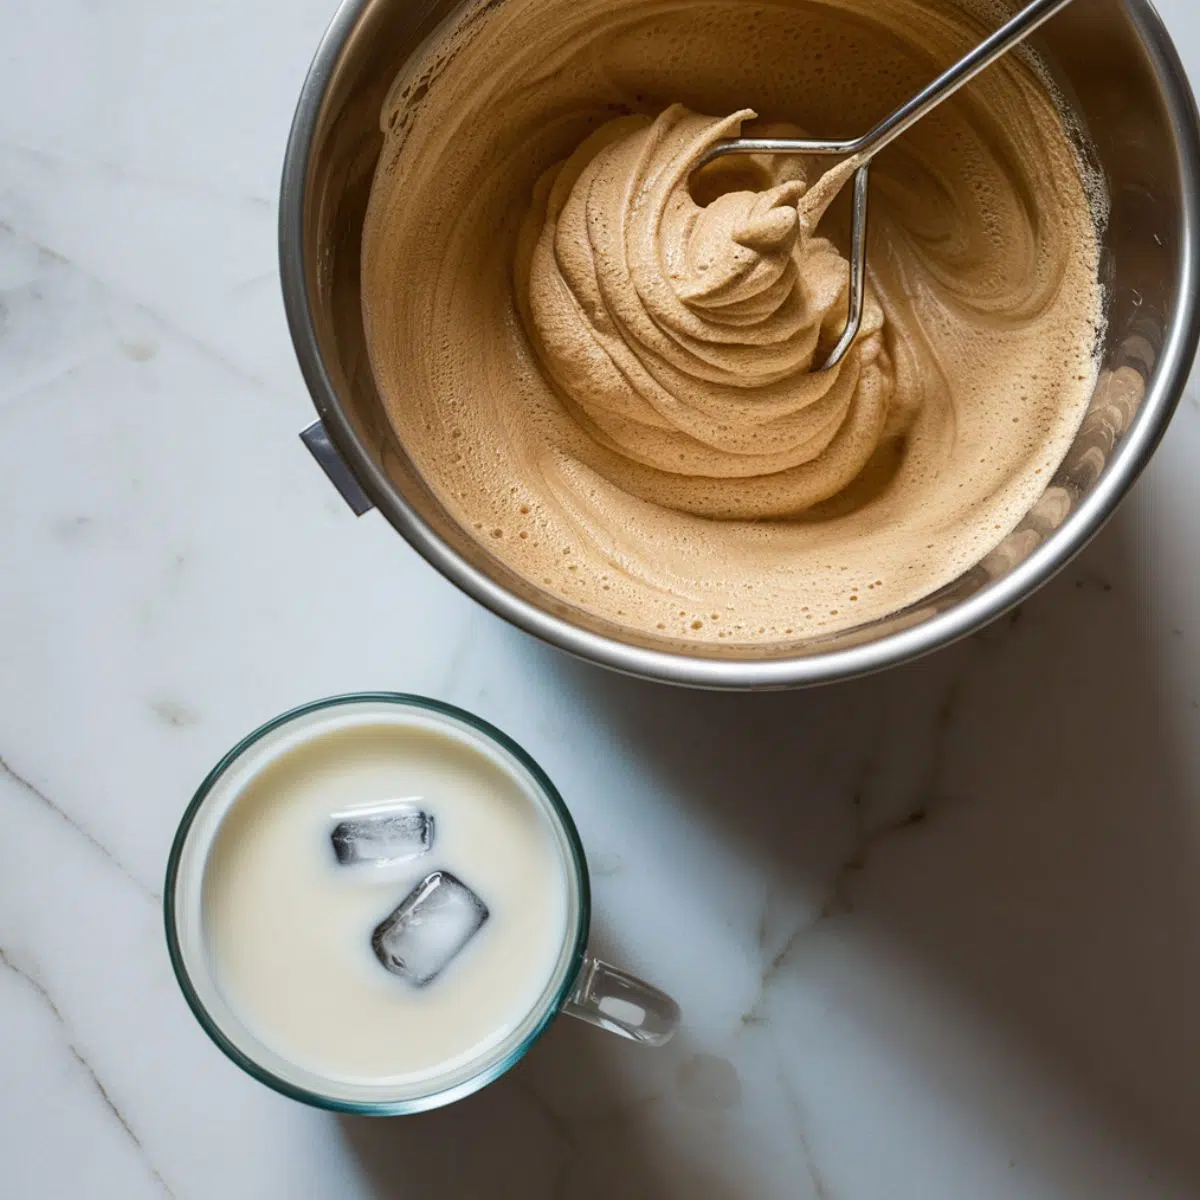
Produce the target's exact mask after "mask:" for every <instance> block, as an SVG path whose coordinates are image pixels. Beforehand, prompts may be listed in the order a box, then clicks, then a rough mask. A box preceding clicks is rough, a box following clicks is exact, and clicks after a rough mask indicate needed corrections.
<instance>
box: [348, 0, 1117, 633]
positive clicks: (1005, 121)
mask: <svg viewBox="0 0 1200 1200" xmlns="http://www.w3.org/2000/svg"><path fill="white" fill-rule="evenodd" d="M994 23H995V18H994V17H993V18H991V19H985V18H980V19H979V20H975V19H974V18H971V17H968V16H964V15H961V14H958V13H956V12H955V11H954V10H952V9H950V8H948V7H947V6H946V5H944V4H941V3H926V2H921V0H834V2H833V3H823V4H820V5H817V4H813V3H807V2H805V0H792V2H788V3H779V4H770V5H761V6H757V5H755V6H751V5H747V4H743V3H738V2H737V0H716V2H711V3H694V4H681V3H663V2H658V3H655V2H644V0H571V2H570V3H568V2H567V0H505V2H504V3H502V4H500V5H498V6H494V7H489V8H487V9H486V10H485V9H474V10H471V12H470V13H469V14H468V16H467V17H466V18H464V19H463V20H462V21H460V23H459V25H458V26H457V28H456V29H454V30H452V31H450V32H449V33H448V34H447V35H446V36H443V37H441V38H439V39H437V40H435V41H434V42H431V43H430V45H429V47H428V48H427V51H426V53H425V54H424V55H422V56H420V57H419V59H418V61H417V62H416V63H414V64H413V65H411V66H410V68H408V69H407V70H406V71H405V72H404V73H403V74H402V76H401V77H400V78H399V79H398V80H397V83H396V85H395V87H394V88H393V92H392V95H391V97H390V98H389V101H388V104H387V105H386V106H385V109H384V114H383V123H384V129H385V133H386V139H387V140H386V144H385V148H384V153H383V156H382V158H381V163H380V168H379V171H378V174H377V177H376V181H375V185H374V189H373V192H372V197H371V205H370V209H369V212H368V220H367V226H366V230H365V235H364V246H363V292H364V312H365V318H366V326H367V334H368V344H369V347H370V351H371V360H372V366H373V369H374V372H375V376H376V380H377V382H378V385H379V389H380V394H381V396H382V397H383V399H384V403H385V405H386V407H387V411H388V415H389V418H390V420H391V421H392V423H393V425H394V427H395V429H396V432H397V434H398V436H399V438H400V440H401V441H402V443H403V444H404V445H405V447H406V448H407V450H408V452H409V453H410V455H411V456H412V459H413V461H414V463H415V464H416V465H417V467H418V468H419V469H420V470H421V471H422V473H423V474H424V475H425V477H426V478H427V479H428V481H429V482H430V484H431V485H432V486H433V488H434V489H435V491H436V492H437V493H438V495H439V496H440V497H441V499H442V500H443V502H444V503H445V504H446V506H447V508H448V509H449V510H450V512H451V513H452V514H453V515H454V516H455V517H456V518H457V519H458V520H460V521H461V522H462V523H463V524H464V525H465V526H466V528H468V529H470V530H472V531H473V532H474V533H475V534H476V536H477V537H478V538H479V540H480V541H481V543H483V544H484V545H485V546H486V547H487V548H488V550H489V551H490V552H491V553H493V554H495V555H497V556H498V557H499V558H501V559H502V560H503V561H504V562H505V563H506V564H507V565H508V566H509V567H510V568H512V569H514V570H515V571H517V572H518V573H520V574H521V575H523V576H524V577H526V578H527V579H529V580H530V581H531V582H532V583H533V584H535V585H537V586H539V587H541V588H544V589H545V590H546V591H548V592H550V593H552V594H554V595H555V596H556V597H558V598H561V599H562V600H565V601H566V602H568V603H570V604H572V605H575V606H577V607H580V608H582V609H585V610H587V611H588V612H590V613H592V614H594V615H595V616H598V617H601V618H606V619H608V620H611V621H613V622H616V623H618V624H622V625H626V626H632V627H634V628H635V629H637V630H640V631H642V632H644V633H648V634H651V635H657V636H667V637H676V638H686V639H703V640H706V641H708V640H711V641H723V642H725V643H726V644H738V643H754V642H759V643H769V642H778V641H780V640H790V639H794V638H800V637H805V636H811V635H814V634H817V633H828V632H833V631H837V630H842V629H845V628H848V627H850V626H854V625H858V624H861V623H863V622H865V621H869V620H871V619H874V618H878V617H882V616H886V615H888V614H891V613H894V612H896V611H897V610H899V609H901V608H904V607H905V606H907V605H910V604H912V603H914V602H916V601H918V600H920V599H921V598H922V597H924V596H927V595H928V594H930V593H931V592H932V591H934V590H936V589H937V588H939V587H940V586H942V585H944V584H946V583H948V582H950V581H952V580H953V579H954V578H955V577H957V576H958V575H959V574H961V573H962V572H963V571H964V570H966V569H968V568H969V567H971V566H972V565H973V564H975V563H976V562H978V561H979V560H980V559H982V558H983V557H984V556H985V555H986V554H988V552H989V551H990V550H991V549H992V548H993V547H994V546H996V545H997V544H998V543H999V542H1000V541H1001V540H1002V539H1003V538H1004V536H1005V535H1006V534H1007V533H1008V532H1009V531H1010V530H1011V529H1012V528H1013V527H1014V526H1015V525H1016V524H1017V523H1018V522H1019V521H1020V520H1021V518H1022V517H1023V516H1024V515H1025V514H1026V513H1027V512H1028V511H1029V510H1030V509H1031V508H1032V507H1033V505H1034V503H1035V502H1036V501H1037V499H1038V497H1039V496H1040V495H1041V493H1042V492H1043V491H1044V489H1045V487H1046V484H1047V483H1048V482H1049V479H1050V477H1051V475H1052V474H1053V471H1054V468H1055V466H1056V465H1057V463H1058V462H1059V461H1060V460H1061V458H1062V456H1063V454H1064V453H1065V451H1066V448H1067V446H1068V445H1069V443H1070V440H1071V437H1072V435H1073V433H1074V431H1075V429H1076V428H1077V427H1078V424H1079V421H1080V419H1081V417H1082V415H1083V412H1084V410H1085V408H1086V405H1087V401H1088V398H1089V396H1090V394H1091V391H1092V388H1093V386H1094V383H1095V376H1096V371H1095V364H1094V352H1095V345H1096V339H1097V334H1098V330H1099V325H1100V320H1101V317H1100V314H1101V290H1100V287H1099V284H1098V281H1097V260H1098V235H1097V215H1098V208H1099V206H1098V204H1097V202H1096V197H1095V194H1094V191H1093V190H1090V189H1089V187H1088V186H1087V180H1086V176H1085V173H1084V171H1083V170H1082V168H1081V165H1080V162H1079V160H1078V156H1077V154H1076V152H1075V149H1074V147H1073V145H1072V142H1071V139H1070V136H1069V135H1068V132H1067V131H1066V129H1065V128H1064V126H1063V123H1062V120H1061V117H1060V115H1059V112H1058V109H1057V107H1056V105H1055V102H1054V100H1053V99H1052V97H1051V95H1050V94H1049V92H1048V91H1047V89H1046V88H1045V87H1044V86H1043V84H1042V83H1041V81H1040V80H1039V78H1038V76H1037V75H1036V74H1035V73H1034V72H1033V71H1032V70H1031V69H1030V68H1029V67H1027V66H1026V65H1024V64H1022V63H1021V62H1020V61H1018V60H1016V59H1013V60H1011V61H1007V62H1005V63H1002V64H1000V65H998V66H997V67H994V68H992V69H991V70H990V71H989V72H988V73H987V74H986V75H985V76H983V77H982V78H981V79H980V80H978V81H977V82H976V83H975V84H973V85H972V87H971V89H970V90H969V91H968V92H966V93H963V94H962V95H960V96H959V97H958V98H956V99H955V100H954V101H953V102H951V104H950V105H949V106H947V107H946V108H944V109H942V110H940V111H939V112H938V113H936V114H934V115H933V116H931V117H930V118H928V119H927V120H926V121H925V122H923V123H922V124H921V125H920V126H918V127H917V128H915V129H914V130H912V131H911V132H910V133H909V134H907V135H906V136H905V138H904V139H903V140H902V141H901V142H900V143H898V144H897V145H896V146H894V147H892V148H889V150H888V151H886V152H885V153H884V154H883V155H882V156H881V157H880V158H879V160H878V161H877V163H876V165H875V167H874V168H873V181H872V197H871V203H872V226H871V240H870V254H869V267H870V287H869V292H868V304H867V314H866V320H865V322H864V326H863V332H862V334H861V336H860V337H859V339H858V340H857V342H856V343H855V345H854V347H853V349H852V350H851V351H850V353H849V354H848V355H847V357H846V358H845V360H844V361H843V362H842V363H841V364H840V365H839V366H838V367H837V368H835V369H833V370H831V371H827V372H818V371H814V370H813V369H812V368H813V367H814V365H819V363H820V362H822V361H823V358H824V355H825V354H827V352H828V349H829V348H830V346H832V344H833V343H834V342H835V341H836V339H837V336H838V333H839V332H840V330H841V328H842V326H843V324H844V321H845V309H846V290H847V280H848V266H847V263H846V260H845V247H846V245H847V232H848V208H847V200H848V195H847V194H846V193H848V191H849V188H845V189H843V190H842V191H841V192H840V194H839V185H840V184H841V183H842V181H843V180H844V179H845V178H846V176H847V174H848V171H847V169H846V168H842V169H840V170H837V171H835V172H834V173H831V174H829V175H827V176H825V178H824V179H822V173H823V172H825V171H826V168H827V161H825V160H819V159H808V160H800V159H798V158H790V157H789V158H781V157H774V156H773V157H766V156H762V157H757V156H756V157H753V158H742V157H738V158H729V159H724V160H721V161H719V162H717V163H715V164H713V165H712V166H710V167H709V168H706V169H705V171H704V172H702V173H701V174H700V175H699V176H697V177H696V178H695V179H694V180H692V181H691V183H690V185H689V176H690V174H691V167H692V165H693V164H694V162H695V161H696V159H697V158H698V157H699V155H700V153H701V152H702V151H703V149H704V148H705V147H707V146H708V145H710V144H711V143H712V142H714V141H716V140H718V139H720V138H722V137H729V136H735V135H736V134H737V132H738V131H739V129H741V128H742V126H743V125H744V124H746V123H748V122H750V121H751V120H752V118H754V116H755V114H758V115H759V116H760V117H761V118H762V120H761V121H758V122H756V123H754V124H753V125H752V126H751V128H752V129H755V130H759V129H762V128H764V127H766V128H771V129H777V130H790V131H793V132H795V131H798V130H800V129H802V130H804V131H805V132H807V133H810V134H814V135H821V136H846V135H850V134H855V133H860V132H862V131H864V130H865V129H867V128H868V127H869V126H870V125H871V124H873V123H874V121H875V120H877V119H878V118H879V117H880V116H882V115H883V114H884V113H886V112H887V111H888V110H889V109H890V108H892V107H894V105H895V104H896V103H897V102H898V101H899V100H901V99H903V98H905V97H907V96H908V95H909V94H911V93H912V92H913V91H915V90H916V89H917V88H918V87H919V86H921V85H922V84H923V83H925V82H927V81H928V79H929V78H930V77H931V76H932V74H933V73H934V72H935V70H936V67H937V66H940V65H945V64H946V63H948V62H950V61H951V60H952V59H954V58H955V57H957V56H959V55H960V54H961V53H962V52H963V51H964V50H965V49H967V48H968V47H969V46H970V45H972V44H973V43H975V42H976V41H978V40H979V38H980V37H981V36H982V35H983V33H984V32H985V31H986V30H987V29H990V28H992V27H994ZM727 114H733V115H727Z"/></svg>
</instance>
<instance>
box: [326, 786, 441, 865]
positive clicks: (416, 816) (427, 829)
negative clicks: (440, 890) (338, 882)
mask: <svg viewBox="0 0 1200 1200" xmlns="http://www.w3.org/2000/svg"><path fill="white" fill-rule="evenodd" d="M333 819H334V820H335V821H336V822H337V824H336V825H335V826H334V827H333V832H332V833H331V834H330V835H329V840H330V841H331V842H333V852H334V854H336V855H337V860H338V862H339V863H341V864H342V866H355V865H357V864H358V863H374V864H376V865H377V866H386V865H387V864H389V863H397V862H405V861H407V860H408V859H410V858H419V857H420V856H421V855H422V854H424V853H425V852H426V851H427V850H428V849H429V848H430V847H431V846H432V845H433V817H432V816H431V815H430V814H429V813H427V812H425V811H424V810H423V809H422V808H421V806H420V805H419V804H415V803H413V802H412V801H410V800H390V801H387V802H386V803H384V804H370V805H364V806H363V807H362V808H355V809H348V810H347V811H346V812H340V813H334V814H333Z"/></svg>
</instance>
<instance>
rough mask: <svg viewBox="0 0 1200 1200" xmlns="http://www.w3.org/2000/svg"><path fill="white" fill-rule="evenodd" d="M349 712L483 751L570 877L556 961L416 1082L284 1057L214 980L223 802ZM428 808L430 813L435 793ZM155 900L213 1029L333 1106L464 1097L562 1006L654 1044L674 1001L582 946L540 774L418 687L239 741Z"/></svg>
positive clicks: (381, 1111) (227, 1043)
mask: <svg viewBox="0 0 1200 1200" xmlns="http://www.w3.org/2000/svg"><path fill="white" fill-rule="evenodd" d="M356 722H357V723H360V724H361V725H362V726H363V727H364V728H365V727H369V726H372V725H373V724H377V725H378V727H381V728H386V727H388V725H389V723H390V722H394V723H395V724H396V725H397V727H399V728H405V729H408V728H420V729H425V730H426V731H427V732H430V733H432V734H434V735H435V736H443V735H444V736H445V737H447V738H449V739H451V740H452V741H453V742H455V743H456V744H457V745H459V746H464V745H465V746H466V747H468V748H469V750H471V751H478V752H480V753H482V754H483V755H484V756H485V757H486V758H487V759H488V760H489V762H490V763H491V764H494V765H495V766H497V767H499V769H500V770H501V771H502V772H504V773H505V774H506V775H507V776H508V777H509V778H510V779H511V780H512V781H513V783H515V785H516V786H517V787H518V788H519V789H520V791H521V793H522V795H523V796H524V797H526V798H528V799H529V800H530V801H532V802H533V803H534V804H535V805H536V806H537V808H538V810H539V813H540V816H541V817H542V818H544V819H545V822H546V824H547V826H548V828H549V830H550V832H551V834H552V839H551V840H552V841H553V844H554V847H555V853H556V855H557V857H558V859H559V860H560V862H561V866H562V868H563V871H564V873H565V877H566V921H565V924H564V927H563V928H564V933H563V937H562V942H561V945H560V946H559V948H558V954H557V958H556V960H555V962H554V966H553V969H552V971H551V972H550V974H549V977H548V978H547V979H546V980H545V982H544V986H543V987H542V988H541V990H540V993H539V994H538V995H537V998H536V1000H535V1001H534V1002H533V1003H532V1004H531V1005H530V1007H529V1009H528V1011H527V1012H525V1013H524V1016H523V1017H522V1018H521V1019H519V1020H517V1021H516V1023H515V1026H514V1027H512V1028H509V1029H508V1030H507V1032H505V1033H504V1034H503V1036H501V1037H499V1039H498V1040H496V1041H495V1042H494V1043H492V1044H487V1045H484V1046H483V1048H482V1049H479V1050H478V1051H477V1052H474V1051H473V1052H472V1055H471V1056H469V1057H467V1058H466V1059H465V1061H464V1060H463V1059H462V1058H461V1056H460V1057H458V1058H456V1059H454V1060H453V1061H452V1062H450V1063H449V1064H448V1065H447V1067H446V1069H445V1070H438V1071H434V1072H433V1073H426V1074H424V1075H423V1076H422V1077H421V1078H419V1079H416V1080H404V1079H400V1080H397V1079H395V1078H391V1079H381V1080H373V1079H364V1078H358V1077H347V1078H344V1079H339V1078H335V1077H334V1076H333V1074H332V1073H322V1072H320V1071H319V1070H315V1069H313V1068H312V1067H310V1066H305V1065H302V1064H300V1063H297V1062H294V1061H291V1060H290V1059H289V1057H288V1056H287V1054H286V1053H285V1052H282V1051H281V1050H279V1049H278V1048H276V1047H272V1046H271V1045H270V1044H268V1042H269V1040H270V1039H269V1038H268V1039H262V1038H260V1037H259V1036H258V1035H257V1034H256V1033H255V1032H254V1030H253V1029H252V1028H251V1027H250V1023H248V1022H247V1021H246V1020H244V1019H243V1018H242V1017H241V1016H239V1015H238V1011H237V1009H236V1007H235V1005H234V1004H233V1003H232V1002H231V1000H230V999H228V998H227V996H226V994H225V992H224V991H223V988H222V985H221V982H220V979H219V975H220V971H219V969H218V967H217V965H216V963H215V961H214V951H213V948H212V945H211V939H210V936H209V928H208V926H209V917H208V915H207V912H206V909H207V901H206V887H205V883H206V877H207V875H208V869H209V866H210V863H211V861H212V857H213V849H214V846H216V845H217V844H218V839H219V837H220V835H221V831H222V826H223V824H224V823H225V821H226V818H227V817H228V815H229V813H230V812H231V810H233V809H234V808H235V806H236V805H237V802H238V800H239V799H240V798H242V797H243V796H245V795H246V794H247V792H248V790H249V789H250V788H252V787H253V786H254V784H255V781H256V780H261V779H262V778H263V776H264V772H267V771H269V770H271V769H272V768H273V767H274V766H275V765H276V764H279V763H280V762H283V761H285V760H287V759H288V756H290V755H294V754H295V753H296V752H297V751H301V752H302V751H303V750H305V749H306V748H309V747H314V746H319V745H320V744H322V739H323V738H325V737H327V736H336V735H337V733H338V732H339V731H340V730H343V729H350V730H354V729H357V728H358V727H359V725H358V724H356ZM281 802H282V801H281ZM430 807H431V808H433V809H434V810H435V813H436V804H431V806H430ZM364 811H365V810H364ZM435 820H436V816H435ZM235 829H236V831H237V832H236V833H235V834H234V836H235V837H236V836H240V835H241V832H242V827H241V826H236V827H235ZM434 857H436V856H434ZM431 861H432V859H431ZM331 869H333V868H331ZM338 886H342V885H338ZM164 909H165V916H166V933H167V945H168V949H169V951H170V955H171V963H172V966H173V968H174V970H175V976H176V978H177V980H178V982H179V986H180V988H181V989H182V991H183V994H184V996H185V998H186V999H187V1002H188V1004H189V1005H190V1007H191V1009H192V1012H193V1013H194V1014H195V1016H196V1018H197V1020H198V1021H199V1022H200V1024H201V1025H202V1026H203V1028H204V1029H205V1031H206V1032H207V1033H208V1035H209V1036H210V1037H211V1038H212V1040H213V1041H214V1042H216V1044H217V1045H218V1046H219V1047H220V1048H221V1050H223V1051H224V1052H225V1054H226V1055H228V1056H229V1058H230V1059H232V1060H233V1062H235V1063H236V1064H237V1065H238V1066H239V1067H241V1068H242V1069H243V1070H245V1071H246V1072H248V1073H249V1074H250V1075H252V1076H253V1077H254V1078H256V1079H258V1080H260V1081H261V1082H263V1083H265V1084H267V1085H268V1086H269V1087H272V1088H274V1089H275V1090H276V1091H278V1092H281V1093H283V1094H284V1095H286V1096H290V1097H292V1098H293V1099H296V1100H301V1101H304V1102H305V1103H308V1104H313V1105H316V1106H318V1107H321V1108H327V1109H332V1110H334V1111H339V1112H352V1113H359V1114H364V1115H378V1116H392V1115H398V1114H402V1113H412V1112H420V1111H424V1110H426V1109H430V1108H436V1107H439V1106H441V1105H444V1104H448V1103H450V1102H451V1101H454V1100H458V1099H461V1098H462V1097H464V1096H467V1095H470V1094H471V1093H472V1092H474V1091H477V1090H478V1089H479V1088H481V1087H483V1086H485V1085H486V1084H488V1083H490V1082H491V1081H492V1080H494V1079H496V1078H498V1077H499V1076H500V1075H502V1074H503V1073H504V1072H505V1071H507V1070H508V1069H509V1068H510V1067H512V1066H514V1065H515V1064H516V1063H517V1062H519V1061H520V1059H521V1058H523V1057H524V1055H525V1054H526V1052H527V1051H528V1050H529V1048H530V1047H531V1046H532V1045H533V1043H534V1042H535V1041H536V1040H537V1038H538V1037H539V1036H540V1035H541V1033H542V1032H543V1031H544V1030H545V1029H546V1028H547V1026H548V1025H549V1024H550V1022H551V1021H552V1020H553V1019H554V1018H555V1017H556V1016H557V1015H558V1014H559V1013H568V1014H569V1015H571V1016H573V1017H579V1018H580V1019H582V1020H584V1021H588V1022H590V1023H591V1024H593V1025H598V1026H600V1027H601V1028H602V1029H607V1030H609V1031H611V1032H613V1033H617V1034H620V1035H622V1036H623V1037H627V1038H631V1039H633V1040H634V1041H638V1042H642V1043H644V1044H646V1045H651V1046H655V1045H662V1044H663V1043H664V1042H666V1041H667V1040H668V1039H669V1038H670V1037H671V1035H672V1034H673V1033H674V1031H675V1027H676V1025H677V1024H678V1021H679V1009H678V1007H677V1006H676V1004H675V1002H674V1001H673V1000H671V998H670V997H669V996H666V995H664V994H663V993H662V992H660V991H658V990H657V989H656V988H653V987H651V986H650V985H648V984H646V983H643V982H642V981H641V980H639V979H635V978H634V977H633V976H631V975H627V974H626V973H624V972H623V971H619V970H617V969H616V968H615V967H612V966H610V965H609V964H607V963H605V962H601V961H600V960H599V959H597V958H595V957H594V956H592V955H591V954H589V953H588V951H587V939H588V931H589V925H590V917H591V901H590V889H589V882H588V870H587V863H586V859H585V857H584V853H583V847H582V845H581V843H580V840H579V834H578V831H577V830H576V828H575V823H574V821H573V820H572V819H571V815H570V813H569V812H568V810H567V807H566V805H565V804H564V803H563V800H562V797H561V796H560V795H559V794H558V791H557V790H556V789H555V787H554V785H553V784H552V783H551V782H550V780H549V779H548V778H547V776H546V775H545V773H544V772H543V771H542V770H541V768H540V767H539V766H538V765H537V763H535V762H534V761H533V759H532V758H530V757H529V755H528V754H526V753H525V751H524V750H522V749H521V747H520V746H518V745H517V744H516V743H515V742H514V741H512V739H511V738H509V737H507V736H505V734H503V733H501V732H500V731H499V730H498V729H496V728H494V727H493V726H491V725H489V724H488V723H487V722H486V721H483V720H481V719H480V718H479V717H476V716H473V715H472V714H470V713H467V712H464V711H462V710H461V709H458V708H454V707H453V706H451V705H448V704H442V703H439V702H438V701H436V700H429V699H426V698H424V697H420V696H410V695H402V694H399V693H391V692H370V693H358V694H354V695H347V696H335V697H332V698H330V699H326V700H319V701H316V702H314V703H312V704H307V705H304V706H302V707H300V708H296V709H293V710H292V711H290V712H287V713H284V714H283V715H282V716H279V717H276V718H275V719H274V720H273V721H270V722H268V723H267V724H266V725H263V726H262V727H261V728H260V729H257V730H255V731H254V732H253V733H251V734H250V735H249V736H248V737H246V738H245V739H243V740H242V741H241V742H239V743H238V745H236V746H235V747H234V748H233V749H232V750H230V751H229V753H228V754H226V755H225V757H224V758H223V759H221V761H220V762H219V763H218V764H217V765H216V767H214V768H213V770H212V772H211V773H210V774H209V776H208V777H207V778H206V779H205V780H204V782H203V783H202V784H201V785H200V788H199V790H198V791H197V792H196V794H195V796H194V797H193V799H192V802H191V804H190V805H189V806H188V808H187V811H186V812H185V813H184V815H183V819H182V821H181V822H180V825H179V830H178V832H177V833H176V835H175V841H174V845H173V846H172V848H171V854H170V858H169V860H168V864H167V878H166V887H165V891H164ZM485 911H486V910H485ZM489 919H493V918H489ZM535 983H536V981H535ZM398 986H399V985H398Z"/></svg>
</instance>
